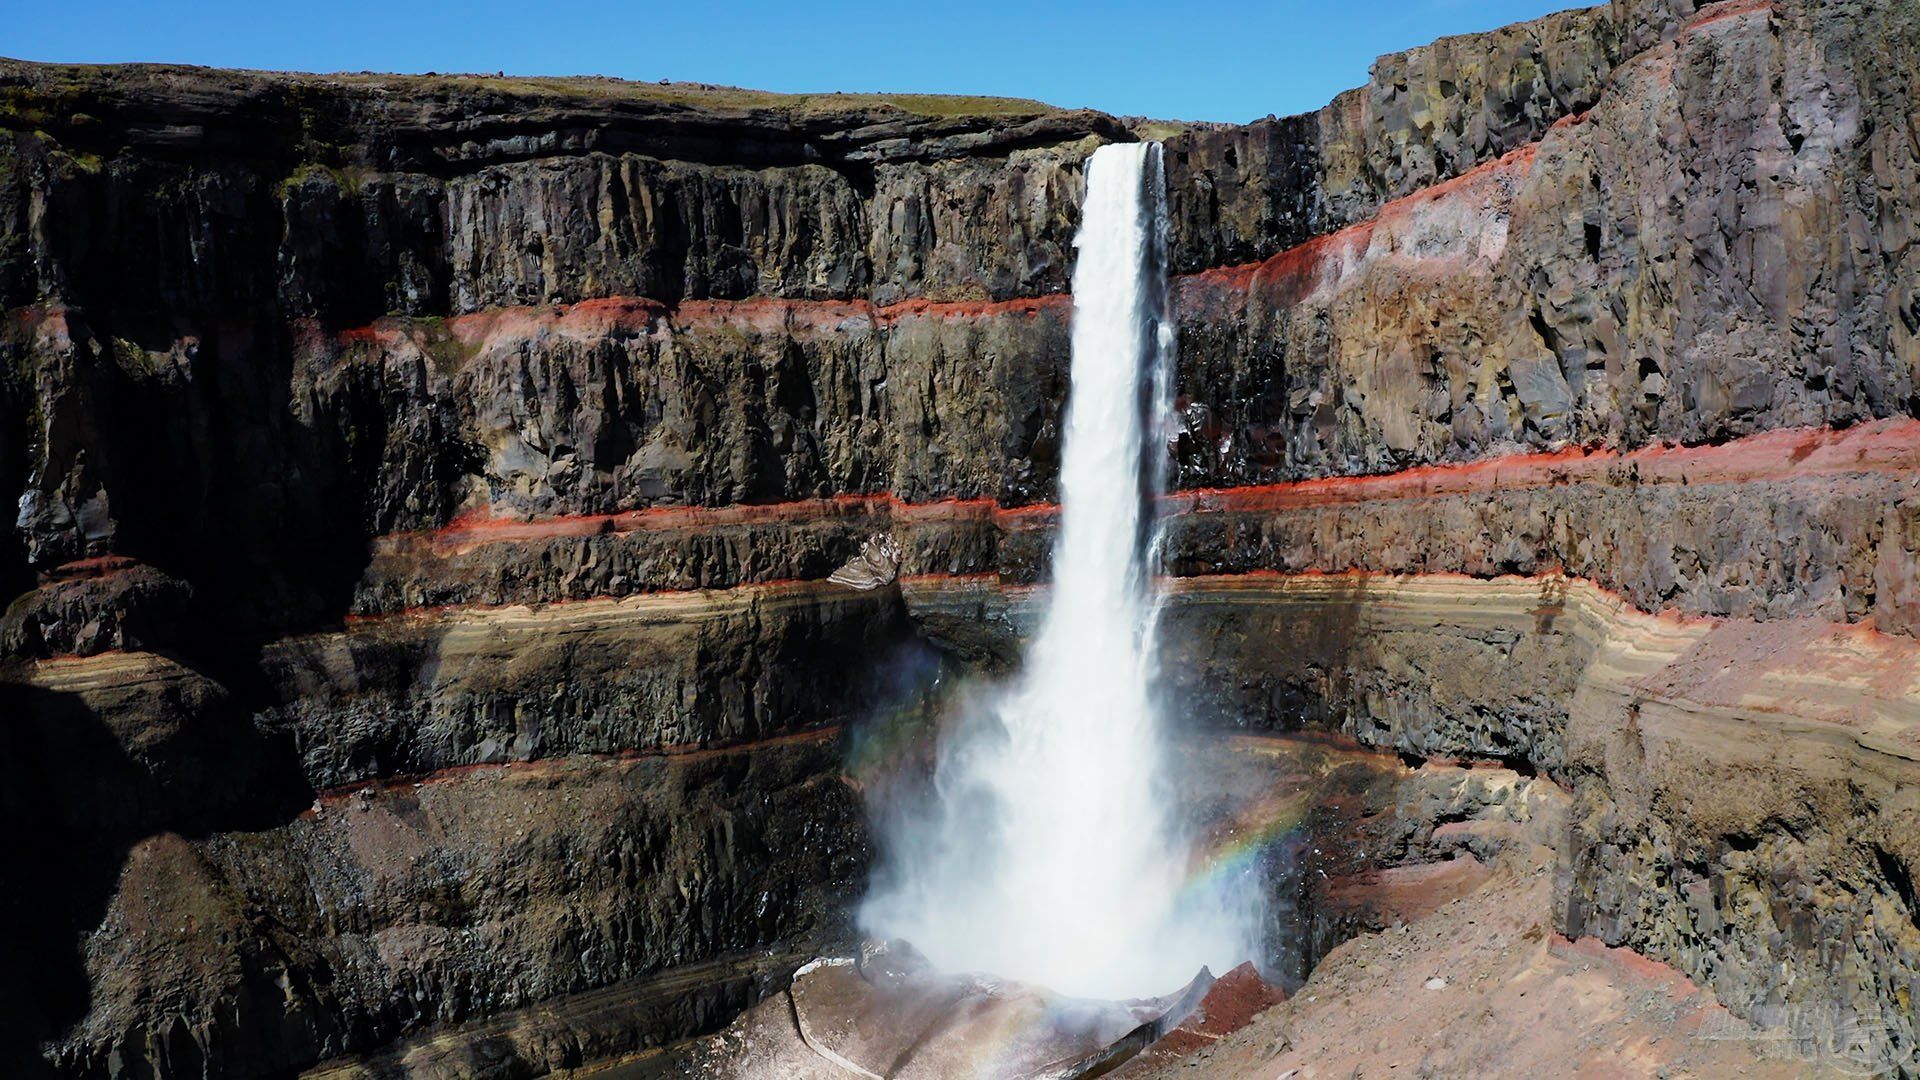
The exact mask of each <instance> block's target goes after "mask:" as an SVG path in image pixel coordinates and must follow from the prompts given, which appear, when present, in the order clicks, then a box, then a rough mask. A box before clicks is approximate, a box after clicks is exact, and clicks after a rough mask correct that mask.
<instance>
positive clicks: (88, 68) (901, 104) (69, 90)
mask: <svg viewBox="0 0 1920 1080" xmlns="http://www.w3.org/2000/svg"><path fill="white" fill-rule="evenodd" d="M8 75H11V76H13V77H15V78H23V77H24V78H23V81H25V82H26V83H27V85H25V86H20V85H16V86H12V87H6V88H5V90H6V97H7V99H8V100H7V102H6V104H7V105H8V106H9V111H10V112H19V111H20V110H21V109H23V108H29V109H30V108H32V107H34V106H37V105H42V104H44V102H43V101H41V100H39V99H45V98H48V97H59V96H64V95H70V94H75V93H83V92H85V91H88V90H95V89H99V88H101V87H104V86H111V85H113V84H120V85H122V86H126V85H128V84H138V83H142V82H149V81H151V82H159V83H168V82H178V83H183V84H191V83H202V84H207V83H212V84H215V85H221V86H224V87H229V88H235V89H237V88H238V87H237V86H235V85H234V84H236V83H242V84H244V83H246V82H249V81H252V82H256V83H279V84H282V85H285V84H289V83H292V84H299V85H304V86H317V87H324V86H339V87H361V88H379V89H382V90H386V91H389V92H400V93H427V94H431V93H434V92H436V91H437V92H447V91H464V92H469V93H471V92H485V91H489V90H491V91H495V92H498V93H504V94H515V95H523V96H527V97H563V98H576V99H582V100H590V99H594V98H600V99H606V100H626V101H646V102H658V103H660V104H664V105H687V106H693V107H704V108H709V109H741V110H745V109H784V110H788V111H790V112H793V113H796V114H799V115H821V114H830V113H837V112H846V111H862V110H866V111H870V110H875V109H883V108H892V109H897V110H899V111H900V112H903V113H907V114H909V115H914V116H926V117H959V116H1039V115H1042V114H1046V113H1053V112H1060V111H1061V110H1060V109H1058V108H1056V107H1054V106H1052V105H1048V104H1046V103H1045V102H1040V101H1032V100H1029V99H1026V98H1007V97H986V96H979V95H963V94H882V93H853V94H850V93H818V94H814V93H807V94H782V93H774V92H772V91H767V90H746V89H742V88H740V87H735V86H714V85H710V84H707V83H675V82H635V81H632V80H628V79H615V78H609V77H605V76H596V75H574V76H542V75H482V74H440V73H428V74H425V75H393V74H382V73H377V72H365V71H362V72H344V73H339V74H309V73H305V72H280V71H248V70H240V69H229V68H208V67H196V66H191V65H179V64H42V63H35V62H32V61H22V60H8V59H4V58H0V76H8Z"/></svg>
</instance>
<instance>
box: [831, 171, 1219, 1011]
mask: <svg viewBox="0 0 1920 1080" xmlns="http://www.w3.org/2000/svg"><path fill="white" fill-rule="evenodd" d="M1164 200H1165V181H1164V178H1163V174H1162V166H1161V154H1160V147H1159V145H1158V144H1157V143H1138V144H1121V145H1113V146H1105V147H1102V148H1100V149H1099V150H1098V151H1096V152H1095V153H1094V155H1093V157H1092V158H1091V159H1090V160H1089V162H1088V165H1087V196H1086V202H1085V204H1084V208H1083V214H1084V217H1083V220H1082V222H1081V227H1080V234H1079V237H1078V238H1077V240H1076V245H1077V247H1078V249H1079V254H1078V260H1077V262H1076V264H1075V266H1074V273H1073V304H1074V308H1073V366H1072V391H1071V395H1070V397H1069V399H1068V408H1067V433H1066V440H1065V447H1064V457H1063V461H1062V464H1061V471H1060V487H1061V523H1060V532H1059V535H1058V537H1057V539H1056V541H1055V546H1054V556H1053V587H1052V589H1051V591H1050V594H1049V599H1048V605H1047V608H1046V612H1045V614H1044V616H1043V618H1042V621H1041V624H1040V627H1039V630H1038V633H1037V635H1036V636H1035V638H1034V640H1033V641H1032V644H1031V646H1030V648H1029V650H1028V653H1027V657H1026V661H1025V664H1024V667H1023V672H1022V675H1021V676H1020V677H1019V678H1018V679H1017V681H1016V682H1015V683H1014V684H1013V685H1011V686H1009V687H1006V688H1005V689H1004V690H1002V691H1000V692H998V693H997V694H995V695H993V697H992V699H991V700H990V701H986V702H983V703H981V704H980V706H979V707H978V708H976V709H974V710H972V715H970V716H968V717H966V718H965V719H964V721H963V722H962V723H960V724H958V725H956V729H955V730H954V731H951V732H949V733H946V734H944V735H943V743H942V745H941V747H940V753H939V759H938V762H937V765H936V774H935V777H934V788H935V795H936V796H937V797H936V798H935V799H934V800H933V801H932V803H931V805H930V806H928V807H926V808H924V809H923V811H922V812H921V813H920V814H918V815H914V814H908V815H905V816H904V817H901V818H897V819H893V820H885V821H882V822H881V824H880V828H881V833H882V840H883V842H884V844H885V846H886V849H887V854H888V860H887V863H886V865H884V866H883V868H882V871H881V873H880V874H879V875H878V876H877V877H876V887H875V889H874V891H873V893H872V895H871V896H870V897H869V898H868V901H867V903H866V906H865V908H864V910H863V913H862V914H863V922H864V924H865V927H866V929H867V930H868V931H869V932H870V933H873V934H875V935H876V936H884V937H903V938H906V939H907V940H909V941H911V942H912V943H913V944H914V945H915V946H917V947H918V948H919V949H920V950H921V951H922V952H924V953H925V954H926V955H927V956H928V958H929V959H930V960H932V961H933V962H934V963H935V964H937V965H938V966H940V967H943V968H946V969H949V970H974V971H986V972H992V973H994V974H997V975H1000V976H1004V977H1008V978H1015V979H1020V980H1022V981H1026V982H1032V983H1037V984H1040V985H1044V986H1048V987H1051V988H1053V989H1055V990H1058V991H1061V992H1064V993H1070V994H1078V995H1083V996H1091V997H1108V998H1114V997H1128V996H1144V995H1150V994H1158V993H1165V992H1168V991H1170V990H1172V989H1174V988H1176V987H1178V986H1180V985H1182V984H1183V983H1185V982H1186V981H1187V980H1188V979H1190V978H1192V977H1193V975H1194V973H1195V972H1196V971H1197V970H1198V969H1199V968H1200V966H1201V965H1203V964H1205V965H1209V966H1211V967H1213V969H1214V971H1216V972H1220V971H1224V970H1226V969H1227V968H1229V967H1232V966H1233V965H1235V964H1237V963H1239V962H1241V961H1242V960H1245V959H1249V958H1251V957H1252V955H1253V948H1252V947H1251V945H1250V943H1251V942H1252V941H1253V940H1254V939H1255V931H1254V929H1253V927H1254V925H1255V922H1256V913H1254V912H1252V911H1247V910H1243V909H1244V908H1246V907H1247V905H1246V904H1244V903H1241V902H1237V899H1238V898H1236V897H1234V896H1230V895H1226V894H1225V892H1223V886H1222V884H1221V882H1219V881H1218V879H1217V878H1214V877H1210V876H1208V875H1204V874H1196V872H1195V869H1196V868H1195V867H1194V866H1193V865H1192V858H1191V850H1190V844H1189V842H1188V837H1187V836H1186V834H1185V832H1184V830H1183V829H1182V828H1181V827H1180V823H1179V821H1178V816H1177V815H1176V814H1175V813H1174V812H1173V811H1172V810H1171V808H1170V806H1171V802H1172V800H1171V798H1170V794H1169V792H1168V790H1167V787H1166V776H1165V775H1164V773H1165V768H1164V764H1163V757H1164V754H1163V749H1164V748H1163V746H1162V732H1161V730H1160V724H1159V719H1158V716H1157V713H1156V709H1155V701H1154V693H1153V683H1154V636H1155V628H1156V623H1157V621H1158V620H1157V618H1156V615H1157V598H1156V590H1155V587H1154V576H1153V572H1152V571H1153V562H1154V556H1155V549H1156V547H1157V530H1156V529H1155V527H1154V523H1153V518H1152V516H1151V515H1150V514H1149V512H1148V510H1149V508H1150V506H1151V505H1152V504H1151V500H1150V496H1151V495H1152V494H1153V493H1154V491H1155V490H1157V489H1158V488H1159V486H1160V485H1161V482H1162V477H1163V474H1164V472H1165V457H1166V440H1165V439H1164V438H1162V437H1160V434H1161V433H1160V432H1159V431H1158V429H1157V428H1156V427H1155V425H1156V423H1157V422H1158V420H1159V418H1162V417H1165V416H1167V415H1168V412H1169V382H1170V373H1169V369H1170V367H1171V363H1170V361H1171V354H1172V351H1173V349H1172V344H1173V335H1172V327H1171V326H1170V321H1169V319H1168V303H1167V280H1166V247H1167V235H1166V234H1167V227H1166V219H1165V211H1164ZM1196 881H1199V882H1207V883H1208V884H1206V885H1195V884H1193V883H1194V882H1196ZM1224 888H1225V889H1226V890H1231V888H1232V883H1228V884H1227V885H1226V886H1224ZM1239 891H1240V892H1242V893H1247V892H1250V891H1249V890H1244V889H1242V890H1239Z"/></svg>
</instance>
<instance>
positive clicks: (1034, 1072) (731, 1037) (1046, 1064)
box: [702, 941, 1279, 1080]
mask: <svg viewBox="0 0 1920 1080" xmlns="http://www.w3.org/2000/svg"><path fill="white" fill-rule="evenodd" d="M1251 970H1252V969H1251V967H1247V968H1244V969H1241V970H1237V971H1236V972H1235V973H1234V975H1235V977H1236V978H1237V979H1238V980H1239V981H1237V982H1234V986H1235V987H1236V988H1237V990H1236V992H1237V994H1238V995H1239V997H1240V998H1241V999H1242V1000H1244V999H1246V998H1247V997H1248V991H1247V990H1246V989H1245V987H1244V985H1242V984H1244V982H1245V980H1246V979H1247V978H1249V977H1250V978H1252V979H1253V981H1254V983H1255V984H1256V985H1258V986H1259V987H1261V988H1262V989H1261V992H1260V993H1258V994H1255V995H1253V996H1256V997H1258V998H1259V1000H1261V1001H1262V1002H1269V1003H1270V1002H1271V1001H1277V1000H1279V995H1278V993H1277V991H1274V992H1272V993H1270V994H1269V993H1267V991H1266V988H1265V984H1262V983H1259V977H1258V976H1257V975H1250V974H1249V973H1250V972H1251ZM1228 981H1229V980H1220V981H1218V982H1219V985H1226V984H1227V982H1228ZM1216 982H1217V981H1216V980H1215V978H1214V976H1213V975H1212V974H1211V973H1210V972H1208V971H1207V970H1206V969H1204V968H1203V969H1201V971H1200V972H1199V973H1198V974H1196V975H1195V976H1194V977H1193V978H1192V979H1191V980H1190V981H1189V982H1188V983H1187V984H1186V985H1185V986H1182V987H1180V988H1179V989H1177V990H1176V991H1174V992H1173V993H1170V994H1165V995H1162V996H1158V997H1153V998H1145V999H1134V1000H1126V1001H1101V1000H1095V999H1088V998H1076V997H1070V996H1067V995H1062V994H1057V993H1053V992H1051V991H1048V990H1045V989H1041V988H1038V987H1034V986H1030V985H1027V984H1024V983H1019V982H1014V981H1011V980H1005V979H1000V978H996V977H994V976H991V975H986V974H980V973H950V972H942V971H938V970H936V969H935V968H934V967H933V966H932V965H930V964H929V963H928V962H927V961H926V959H925V958H924V957H922V956H921V955H920V954H919V953H918V952H917V951H915V950H914V949H913V947H912V946H911V945H909V944H907V943H905V942H900V941H893V942H869V943H867V944H866V945H865V946H863V948H862V949H861V951H860V954H859V955H858V956H854V957H831V958H822V959H819V960H816V961H814V962H812V963H810V964H807V965H806V966H804V967H802V968H801V969H800V970H799V971H798V972H796V973H795V974H794V978H793V982H792V985H791V986H790V987H789V988H788V990H787V992H786V993H785V994H783V995H779V996H777V997H775V998H771V999H768V1000H767V1001H765V1002H762V1003H761V1004H760V1005H758V1006H756V1007H755V1008H754V1009H753V1010H750V1011H749V1013H748V1014H746V1015H744V1016H742V1017H741V1018H740V1019H739V1020H737V1021H736V1022H735V1023H734V1025H733V1027H732V1028H731V1029H729V1032H728V1033H727V1035H725V1036H723V1037H722V1038H721V1039H719V1040H718V1041H717V1043H716V1045H717V1046H718V1047H720V1048H721V1050H720V1051H718V1052H716V1054H715V1055H714V1056H712V1057H710V1058H709V1059H708V1061H707V1062H706V1063H705V1068H704V1069H703V1070H702V1071H703V1072H705V1073H706V1074H707V1075H710V1076H741V1077H744V1076H770V1075H779V1076H787V1077H801V1078H804V1077H810V1076H815V1075H819V1076H830V1075H837V1076H846V1075H849V1074H851V1075H854V1076H865V1077H875V1078H887V1080H896V1078H897V1080H913V1078H918V1077H957V1076H992V1077H1006V1078H1035V1080H1038V1078H1042V1077H1045V1078H1068V1077H1076V1078H1077V1077H1093V1076H1101V1075H1105V1074H1107V1073H1109V1072H1111V1071H1113V1070H1115V1069H1118V1068H1120V1067H1122V1066H1124V1065H1125V1064H1126V1063H1127V1062H1129V1061H1131V1060H1133V1059H1134V1058H1136V1057H1137V1056H1138V1055H1140V1054H1141V1053H1142V1052H1143V1051H1145V1050H1147V1049H1148V1048H1149V1047H1154V1046H1156V1045H1159V1044H1161V1043H1162V1042H1163V1041H1168V1042H1169V1043H1170V1044H1175V1043H1180V1040H1179V1036H1181V1035H1186V1036H1187V1037H1188V1038H1191V1037H1192V1036H1191V1035H1190V1034H1189V1032H1190V1031H1193V1030H1199V1029H1200V1027H1201V1025H1203V1024H1204V1023H1205V1020H1206V1016H1207V1014H1208V1012H1210V1011H1211V1012H1214V1013H1218V1014H1219V1015H1222V1016H1225V1015H1228V1014H1229V1010H1226V1009H1223V1008H1221V1007H1219V1005H1218V1004H1217V1003H1216V1004H1215V1005H1214V1006H1213V1007H1212V1008H1211V1009H1209V1007H1208V1005H1207V1003H1208V1002H1210V1001H1212V999H1213V997H1217V996H1218V995H1215V994H1212V993H1211V992H1212V991H1214V989H1215V987H1216ZM1240 1011H1245V1010H1244V1009H1242V1010H1240ZM1233 1015H1236V1016H1238V1015H1239V1013H1238V1012H1234V1013H1233ZM1250 1015H1251V1014H1250V1013H1249V1014H1248V1016H1250ZM1241 1022H1244V1018H1243V1019H1242V1020H1241ZM1180 1045H1184V1044H1183V1043H1180ZM836 1070H837V1071H836Z"/></svg>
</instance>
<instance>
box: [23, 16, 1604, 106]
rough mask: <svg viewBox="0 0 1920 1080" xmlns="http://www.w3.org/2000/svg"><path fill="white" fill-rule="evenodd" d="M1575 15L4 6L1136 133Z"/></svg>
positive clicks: (172, 56)
mask: <svg viewBox="0 0 1920 1080" xmlns="http://www.w3.org/2000/svg"><path fill="white" fill-rule="evenodd" d="M1576 2H1577V0H1576ZM1568 6H1574V5H1570V4H1569V3H1568V2H1567V0H1560V2H1555V0H1346V2H1336V3H1324V2H1322V3H1313V2H1302V0H1280V2H1270V3H1212V4H1204V3H1203V4H1192V3H1190V4H1184V5H1183V4H1178V3H1155V4H1148V3H1140V2H1135V0H1119V2H1112V3H1105V4H1094V3H1063V2H1058V0H1056V2H1048V0H1026V2H1009V0H972V2H967V3H932V2H926V0H922V2H918V3H916V2H913V0H906V2H895V3H887V4H878V3H846V2H829V3H804V2H801V0H788V2H785V3H781V2H777V0H730V2H728V3H719V4H707V3H699V2H695V0H680V2H675V3H653V2H648V0H638V2H632V3H625V4H593V3H549V4H542V3H540V2H538V0H517V2H513V3H507V2H501V0H474V2H471V3H465V4H444V3H442V4H425V3H417V2H409V0H384V2H375V0H317V2H316V0H308V2H299V0H293V2H275V0H198V2H177V3H155V2H152V0H147V2H128V0H58V2H48V0H0V25H4V26H5V27H6V30H5V32H4V34H0V55H6V56H12V57H15V58H17V59H24V60H58V61H75V62H108V61H126V60H154V61H171V62H178V63H194V64H211V65H216V66H222V67H251V68H270V69H279V70H296V71H360V70H372V71H405V72H420V71H443V72H451V71H506V72H508V73H509V74H517V75H577V74H593V75H616V76H620V77H623V78H632V79H663V78H664V79H679V80H688V81H695V82H710V83H724V84H728V85H734V86H749V87H754V88H758V89H764V90H788V91H801V90H878V91H909V90H912V91H926V92H935V93H976V94H1002V95H1007V96H1012V97H1031V98H1039V99H1040V100H1043V101H1048V102H1051V103H1053V104H1056V105H1065V106H1089V107H1092V108H1097V109H1103V110H1105V111H1107V112H1112V113H1117V114H1122V115H1146V116H1153V117H1156V118H1161V119H1172V120H1230V121H1244V120H1250V119H1253V118H1254V117H1257V116H1264V115H1266V114H1267V113H1276V114H1279V115H1286V114H1288V113H1295V112H1303V111H1306V110H1308V109H1313V108H1317V107H1319V106H1320V105H1322V104H1325V103H1326V101H1327V99H1328V98H1330V97H1332V96H1333V95H1334V94H1335V93H1337V92H1339V91H1341V90H1344V89H1346V88H1348V87H1350V86H1356V85H1358V84H1359V83H1360V82H1362V81H1363V80H1364V79H1365V78H1366V71H1367V66H1368V65H1369V64H1370V63H1371V62H1372V59H1373V57H1375V56H1376V55H1378V54H1380V53H1383V52H1391V51H1394V50H1396V49H1403V48H1407V47H1408V46H1412V45H1419V44H1424V43H1425V42H1428V41H1431V40H1432V39H1434V38H1436V37H1440V36H1443V35H1446V34H1458V33H1465V32H1468V31H1473V30H1486V29H1490V28H1492V27H1495V26H1500V25H1502V24H1505V23H1509V22H1516V21H1519V20H1522V19H1529V18H1533V17H1535V16H1538V15H1543V14H1545V13H1547V12H1549V11H1555V10H1559V9H1561V8H1565V7H1568Z"/></svg>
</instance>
